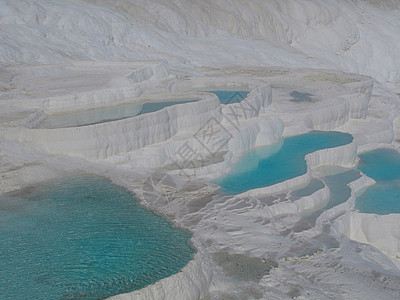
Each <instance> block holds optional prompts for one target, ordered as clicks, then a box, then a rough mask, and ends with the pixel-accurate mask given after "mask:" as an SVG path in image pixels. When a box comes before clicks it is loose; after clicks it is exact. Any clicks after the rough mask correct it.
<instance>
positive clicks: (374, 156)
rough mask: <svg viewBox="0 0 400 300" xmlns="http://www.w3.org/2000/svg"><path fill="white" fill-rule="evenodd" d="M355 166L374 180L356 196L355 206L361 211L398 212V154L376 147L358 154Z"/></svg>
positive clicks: (381, 213) (399, 187)
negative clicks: (358, 159) (358, 160)
mask: <svg viewBox="0 0 400 300" xmlns="http://www.w3.org/2000/svg"><path fill="white" fill-rule="evenodd" d="M359 157H360V162H359V164H358V166H357V168H358V169H359V170H361V171H362V172H363V173H364V174H366V175H367V176H369V177H371V178H372V179H374V180H375V181H376V184H374V185H373V186H370V187H368V188H367V189H366V190H365V191H364V192H363V193H362V194H361V195H359V196H358V197H357V200H356V208H357V209H359V210H360V212H363V213H375V214H379V215H386V214H391V213H400V154H399V153H398V152H397V151H395V150H393V149H386V148H382V149H376V150H373V151H369V152H366V153H362V154H360V155H359Z"/></svg>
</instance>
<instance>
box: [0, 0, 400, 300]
mask: <svg viewBox="0 0 400 300" xmlns="http://www.w3.org/2000/svg"><path fill="white" fill-rule="evenodd" d="M0 22H1V26H2V30H1V32H0V38H1V39H0V41H1V42H0V176H1V181H0V192H1V193H3V192H8V191H14V190H18V189H20V188H23V187H26V186H30V185H34V184H36V183H38V182H41V181H44V180H48V179H51V178H54V177H57V176H62V175H64V174H66V173H68V172H72V171H75V170H83V171H87V172H91V173H94V174H98V175H102V176H106V177H109V178H111V179H112V180H113V181H114V182H116V183H118V184H120V185H122V186H125V187H127V188H128V189H130V190H131V191H133V192H135V193H136V194H137V195H138V196H139V197H140V199H141V202H142V204H143V205H145V206H147V207H148V208H150V209H153V210H154V211H156V212H157V213H160V214H163V215H165V216H166V217H167V218H169V219H170V220H171V221H172V222H174V223H175V224H176V225H177V226H180V227H183V228H186V229H188V230H190V231H191V232H192V233H193V236H194V237H193V243H194V245H195V246H196V247H197V249H198V253H197V254H196V255H195V257H194V260H193V261H191V262H190V263H189V264H188V265H187V266H185V267H184V268H183V269H182V271H181V272H180V273H178V274H176V275H174V276H171V277H169V278H166V279H163V280H161V281H159V282H157V283H155V284H153V285H151V286H149V287H148V288H145V289H144V290H140V291H136V292H134V293H132V294H127V295H121V296H119V297H116V298H117V299H137V298H138V297H139V296H142V297H143V298H145V299H148V298H154V299H160V298H166V299H168V298H171V299H176V297H177V296H176V295H179V297H180V298H185V299H198V298H201V297H203V298H205V299H221V298H224V297H232V298H234V299H246V298H266V299H292V298H295V299H376V298H380V299H397V298H399V297H400V288H399V286H400V269H399V267H400V263H399V260H398V257H400V253H399V249H398V244H399V232H398V225H397V224H398V215H389V216H379V217H378V216H375V215H367V214H360V213H359V212H358V211H356V210H355V209H354V203H355V197H356V193H357V192H358V191H360V190H361V189H363V188H365V187H366V186H369V185H371V184H373V183H374V181H373V180H372V179H370V178H368V177H366V176H365V175H360V178H358V179H356V180H355V181H353V182H350V183H348V184H347V185H346V186H347V187H343V188H344V189H349V193H350V196H349V198H348V199H343V203H341V204H340V205H337V206H334V207H332V208H330V209H326V210H324V211H323V212H319V213H318V214H312V213H311V212H313V211H315V210H317V211H318V210H319V209H321V207H323V206H324V205H326V203H327V202H328V201H329V197H330V190H329V188H328V185H327V184H325V183H324V185H323V187H322V188H321V189H318V190H316V191H313V192H312V193H310V194H309V195H305V196H302V197H298V198H296V197H293V196H292V195H291V192H292V191H293V190H294V189H297V188H300V187H303V186H305V185H307V184H308V183H309V182H311V181H312V180H316V179H318V180H320V181H321V182H324V178H326V176H327V175H326V171H324V172H325V173H324V172H322V171H321V167H320V166H321V165H330V167H328V168H332V171H329V172H336V171H335V170H336V169H335V168H334V167H332V165H335V166H341V167H347V168H349V167H352V166H354V165H355V164H357V157H356V155H357V153H360V152H363V151H368V150H370V149H374V148H378V147H383V146H385V147H393V148H394V149H398V147H399V142H400V125H399V124H400V121H399V120H400V117H399V105H400V104H399V103H400V100H399V92H400V86H399V80H400V72H399V70H400V61H399V60H398V57H399V55H400V37H399V35H400V31H399V30H398V29H399V26H400V5H399V4H398V2H397V1H394V0H393V1H391V0H385V1H374V0H369V1H358V2H357V1H356V2H355V1H347V0H328V1H324V2H321V1H294V0H285V1H281V0H279V1H278V0H274V1H264V2H262V1H256V0H251V1H244V0H243V1H227V0H220V1H208V0H206V1H194V0H193V1H190V0H174V1H168V2H165V1H164V2H163V1H159V0H151V1H144V0H143V1H133V0H131V1H130V0H119V1H111V0H110V1H109V0H74V1H51V0H29V1H28V0H21V1H3V2H0ZM213 90H231V91H243V90H246V91H250V93H249V95H248V97H247V98H246V99H244V100H243V101H242V102H240V103H232V104H228V105H221V104H220V103H219V101H218V99H217V98H216V96H215V95H213V94H210V93H207V92H205V91H213ZM177 99H182V100H183V99H184V100H187V99H199V101H197V102H193V103H185V104H181V105H177V106H171V107H167V108H164V109H162V110H160V111H156V112H152V113H149V114H145V115H141V116H137V117H132V118H125V119H123V120H117V121H112V122H107V123H101V124H94V125H90V126H81V127H70V128H55V129H40V128H37V124H39V123H40V122H41V121H42V120H43V119H44V118H46V116H48V115H51V116H52V117H54V118H56V117H57V115H59V114H67V113H73V112H82V111H87V110H90V109H98V108H101V109H107V108H108V107H110V108H111V109H115V108H116V107H119V106H123V105H135V104H137V103H144V102H160V101H165V102H168V101H175V100H177ZM233 102H234V101H233ZM314 129H317V130H338V131H343V132H348V133H350V134H352V135H353V136H354V141H353V143H351V144H349V145H345V146H341V147H338V148H333V149H326V150H321V151H317V152H314V153H311V154H309V155H307V158H306V160H307V163H308V170H307V173H306V174H305V175H302V176H300V177H296V178H293V179H290V180H288V181H286V182H282V183H279V184H277V185H274V186H271V187H266V188H261V189H257V190H250V191H248V192H245V193H244V194H243V195H237V196H234V197H233V196H224V195H222V194H220V192H219V191H218V187H216V186H215V185H212V184H209V183H208V182H209V180H212V179H214V178H216V177H218V176H221V175H222V174H226V173H227V172H229V168H230V166H232V164H233V163H235V162H237V161H238V160H239V159H240V157H241V155H242V154H243V153H244V152H246V151H248V150H251V149H253V148H255V147H259V146H265V145H272V144H275V143H277V142H278V141H279V140H280V139H281V138H282V137H288V136H293V135H297V134H301V133H306V132H309V131H311V130H314ZM210 132H212V135H210ZM329 172H328V173H329ZM310 213H311V214H310ZM385 224H386V225H385ZM385 226H390V228H391V230H389V231H388V230H385V229H384V227H385ZM396 226H397V227H396ZM256 266H258V267H256ZM260 266H261V267H260ZM177 293H178V294H177ZM179 297H178V298H179Z"/></svg>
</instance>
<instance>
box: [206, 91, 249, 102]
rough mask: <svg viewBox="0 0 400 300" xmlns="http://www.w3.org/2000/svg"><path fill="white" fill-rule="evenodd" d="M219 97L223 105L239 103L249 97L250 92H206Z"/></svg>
mask: <svg viewBox="0 0 400 300" xmlns="http://www.w3.org/2000/svg"><path fill="white" fill-rule="evenodd" d="M206 92H207V93H213V94H215V95H217V97H218V99H219V102H220V103H221V104H232V103H239V102H241V101H242V100H243V99H244V98H246V97H247V95H248V94H249V91H206Z"/></svg>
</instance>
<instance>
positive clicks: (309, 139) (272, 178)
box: [213, 131, 353, 195]
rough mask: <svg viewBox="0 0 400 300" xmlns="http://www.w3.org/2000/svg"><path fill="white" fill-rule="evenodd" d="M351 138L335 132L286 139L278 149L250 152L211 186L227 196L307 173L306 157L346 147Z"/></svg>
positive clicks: (315, 133)
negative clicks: (309, 154) (218, 188)
mask: <svg viewBox="0 0 400 300" xmlns="http://www.w3.org/2000/svg"><path fill="white" fill-rule="evenodd" d="M352 141H353V137H352V136H351V135H350V134H347V133H342V132H335V131H312V132H310V133H307V134H301V135H297V136H293V137H289V138H286V139H284V140H283V141H281V143H279V144H278V145H272V146H266V147H260V148H257V149H254V150H252V151H249V152H247V153H245V154H244V155H243V157H242V158H241V159H240V160H239V161H238V162H237V163H236V164H234V165H233V166H232V170H231V172H230V173H229V174H227V175H225V176H223V177H220V178H217V179H216V180H214V181H213V182H214V183H215V184H217V185H219V186H221V188H222V191H223V192H224V193H226V194H231V195H235V194H240V193H243V192H245V191H248V190H251V189H256V188H261V187H266V186H269V185H273V184H276V183H279V182H283V181H286V180H288V179H291V178H294V177H297V176H300V175H303V174H305V173H306V172H307V165H306V161H305V155H306V154H308V153H311V152H314V151H317V150H321V149H325V148H333V147H338V146H342V145H345V144H349V143H351V142H352Z"/></svg>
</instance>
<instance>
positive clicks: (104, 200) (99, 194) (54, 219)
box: [0, 175, 193, 300]
mask: <svg viewBox="0 0 400 300" xmlns="http://www.w3.org/2000/svg"><path fill="white" fill-rule="evenodd" d="M189 239H190V235H189V233H187V232H183V231H181V230H177V229H174V228H173V227H172V225H171V224H170V223H168V222H166V221H165V220H164V219H162V218H161V217H159V216H156V215H154V214H153V213H151V212H149V211H147V210H145V209H143V208H141V207H139V206H138V205H137V202H136V201H135V200H134V198H133V197H132V195H131V194H130V193H128V192H127V191H126V190H124V189H122V188H120V187H118V186H115V185H113V184H111V183H110V182H109V181H108V180H105V179H103V178H99V177H95V176H89V175H79V176H74V177H67V178H64V179H61V180H58V181H53V182H49V183H48V184H47V185H43V186H40V187H38V188H35V189H26V190H23V191H20V192H18V193H11V194H5V195H0V241H1V247H0V299H2V300H6V299H13V300H14V299H99V298H104V297H109V296H111V295H115V294H119V293H125V292H129V291H132V290H136V289H140V288H143V287H145V286H146V285H149V284H151V283H154V282H155V281H157V280H160V279H162V278H165V277H168V276H170V275H172V274H175V273H177V272H178V271H179V270H180V269H181V268H182V267H183V266H184V265H185V264H186V263H187V262H188V261H189V260H190V259H191V255H192V254H193V250H192V248H191V247H190V245H189Z"/></svg>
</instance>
